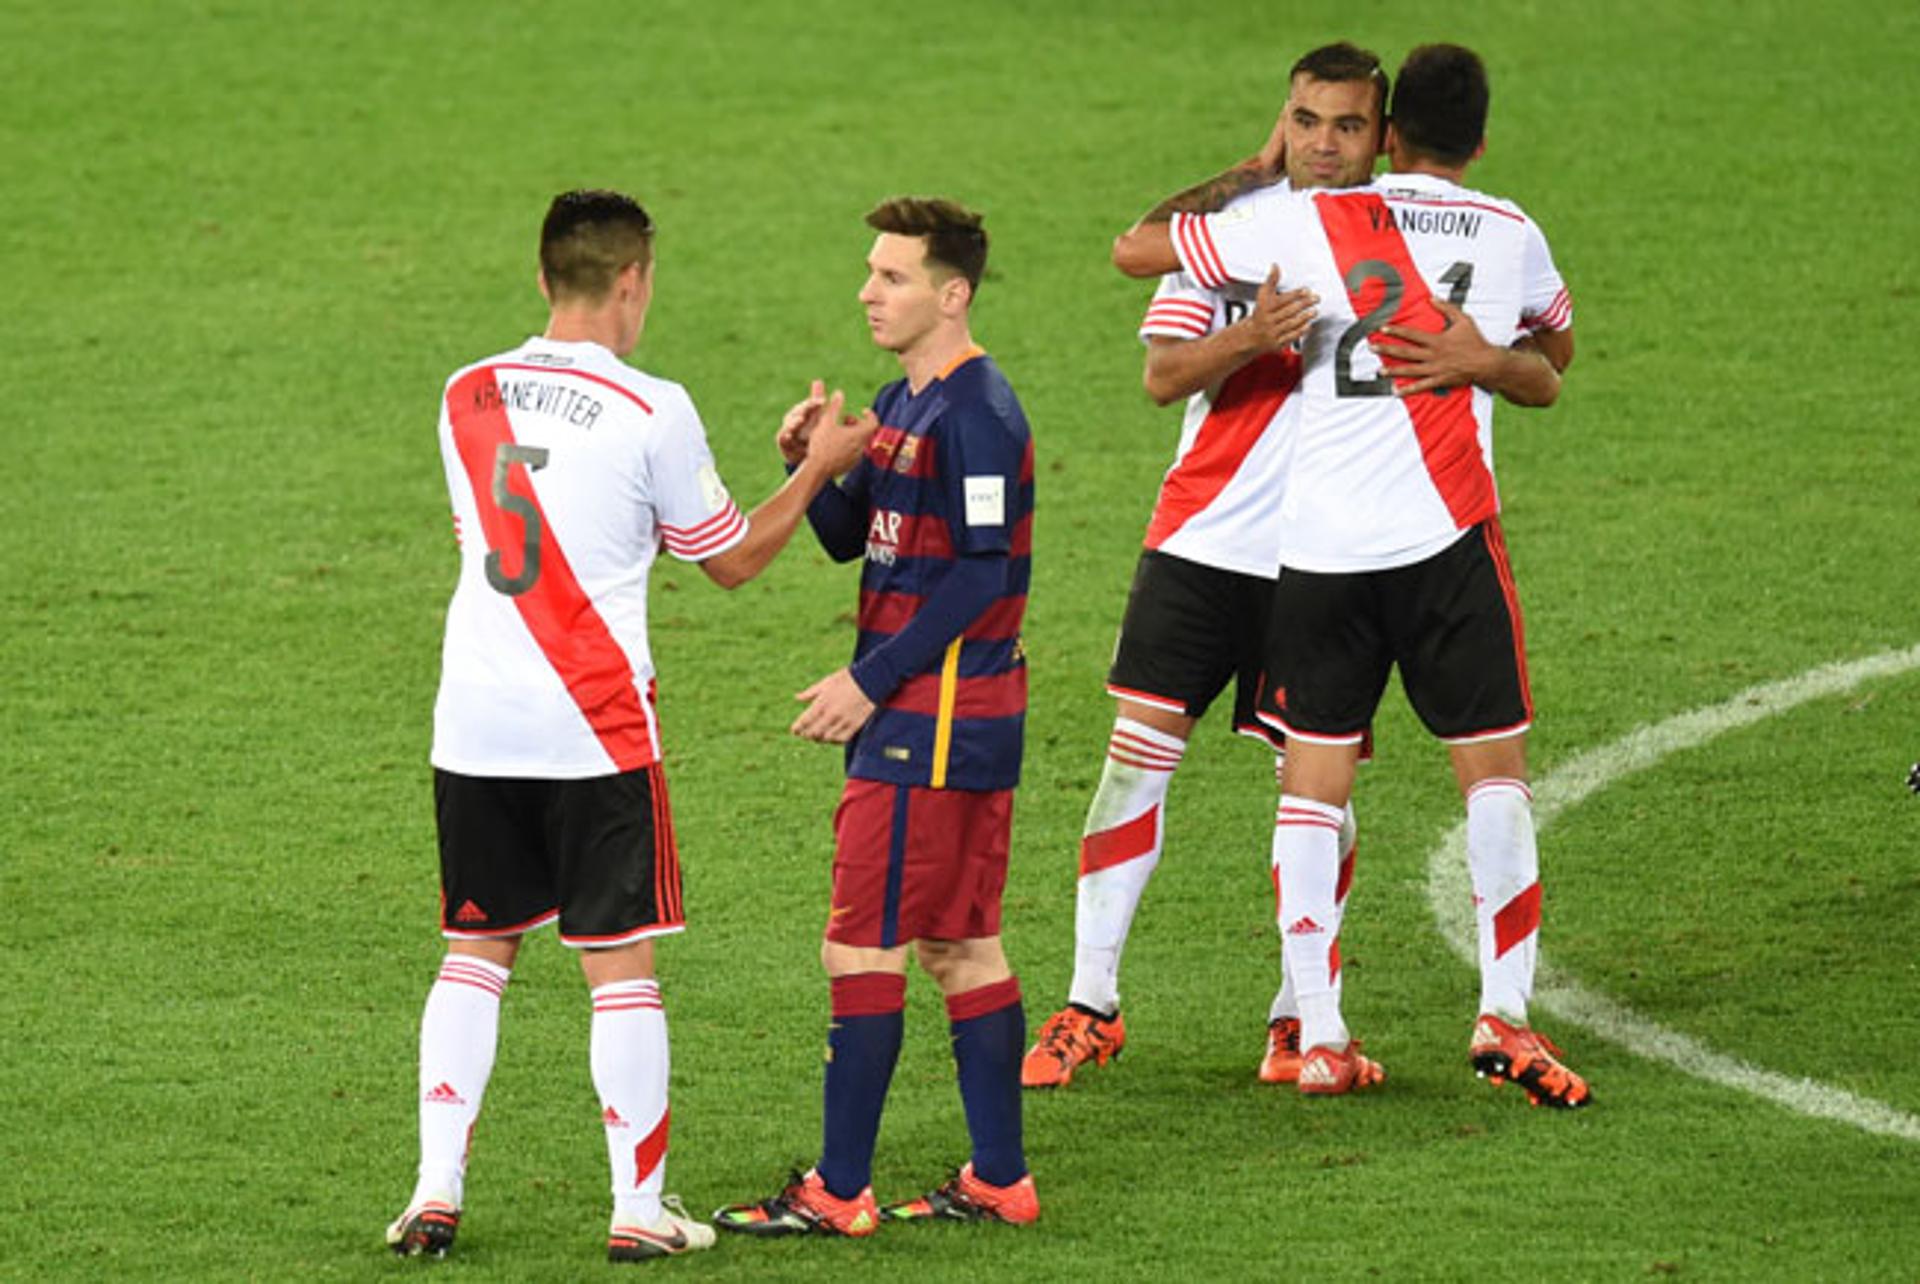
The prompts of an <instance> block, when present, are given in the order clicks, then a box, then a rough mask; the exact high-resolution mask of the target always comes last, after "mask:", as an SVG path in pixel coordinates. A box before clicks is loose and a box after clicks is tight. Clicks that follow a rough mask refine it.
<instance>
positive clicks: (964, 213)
mask: <svg viewBox="0 0 1920 1284" xmlns="http://www.w3.org/2000/svg"><path fill="white" fill-rule="evenodd" d="M867 226H868V227H870V228H872V229H874V230H875V231H876V232H891V233H893V234H894V235H895V236H919V237H924V238H926V242H927V262H928V263H930V264H933V263H937V264H939V265H940V266H941V267H943V268H945V269H946V270H947V271H948V272H950V273H957V274H959V275H960V276H964V277H966V278H967V289H968V291H969V292H970V293H978V292H979V290H980V274H981V273H982V272H984V271H986V268H987V229H986V228H984V227H982V226H981V220H980V215H978V214H976V213H974V212H973V211H972V210H970V209H968V208H967V207H966V206H964V205H961V204H960V203H958V202H957V201H949V200H945V199H942V198H940V197H925V196H895V197H892V198H891V199H889V200H884V201H881V202H880V203H879V204H878V205H876V206H874V207H873V208H872V209H871V210H868V211H867Z"/></svg>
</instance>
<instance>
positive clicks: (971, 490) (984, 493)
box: [966, 474, 1007, 526]
mask: <svg viewBox="0 0 1920 1284" xmlns="http://www.w3.org/2000/svg"><path fill="white" fill-rule="evenodd" d="M966 497H967V525H969V526H1005V525H1006V524H1007V479H1006V478H1004V477H1001V476H999V475H997V474H995V475H993V476H988V477H969V478H967V479H966Z"/></svg>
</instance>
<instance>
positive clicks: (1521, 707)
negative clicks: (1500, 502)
mask: <svg viewBox="0 0 1920 1284" xmlns="http://www.w3.org/2000/svg"><path fill="white" fill-rule="evenodd" d="M1273 620H1274V624H1273V627H1271V628H1270V629H1269V630H1268V646H1267V671H1268V673H1269V674H1270V675H1272V682H1271V683H1270V684H1269V685H1268V687H1267V688H1266V689H1265V690H1263V691H1262V692H1261V696H1260V717H1261V718H1262V720H1263V721H1265V722H1267V723H1268V724H1269V725H1271V726H1274V727H1277V728H1280V729H1282V730H1284V731H1285V732H1286V733H1288V734H1290V735H1294V736H1298V737H1300V738H1301V739H1304V740H1322V741H1327V742H1329V743H1353V742H1356V741H1358V740H1360V739H1361V736H1362V733H1363V731H1364V730H1365V728H1366V727H1367V725H1368V724H1369V723H1370V722H1371V721H1372V720H1373V714H1374V710H1375V709H1376V708H1378V707H1379V704H1380V697H1381V695H1382V694H1383V693H1384V692H1385V691H1386V687H1387V674H1388V671H1389V670H1390V669H1391V668H1392V667H1393V666H1394V665H1396V664H1397V665H1399V666H1400V683H1401V685H1402V686H1403V687H1404V688H1405V689H1406V692H1407V700H1408V702H1409V703H1411V704H1412V705H1413V709H1414V712H1415V713H1417V714H1419V715H1420V720H1421V721H1422V722H1423V723H1425V724H1426V727H1427V730H1429V731H1431V732H1432V733H1433V734H1434V735H1436V736H1438V737H1439V738H1440V739H1442V740H1445V741H1447V742H1449V743H1453V744H1463V743H1468V742H1471V741H1475V740H1494V739H1498V738H1500V737H1502V736H1510V735H1515V734H1518V733H1519V732H1522V731H1525V730H1526V729H1527V727H1528V726H1529V725H1530V724H1531V723H1532V721H1533V697H1532V695H1531V693H1530V692H1529V690H1528V686H1527V653H1526V635H1525V631H1524V629H1523V627H1522V625H1521V618H1520V598H1519V594H1518V593H1517V592H1516V590H1515V588H1514V581H1513V569H1512V567H1511V565H1510V564H1509V562H1508V559H1507V547H1506V541H1505V539H1504V537H1503V536H1502V535H1501V532H1500V524H1499V522H1498V521H1497V520H1493V521H1487V522H1483V523H1481V524H1480V525H1478V526H1476V527H1474V528H1473V529H1472V530H1470V531H1467V532H1466V533H1465V534H1463V535H1462V536H1461V537H1460V538H1459V539H1457V540H1455V541H1454V542H1453V543H1452V544H1450V545H1449V546H1448V547H1447V548H1445V549H1443V550H1442V551H1440V552H1439V553H1436V554H1435V555H1434V556H1432V557H1430V558H1427V559H1426V560H1425V561H1422V562H1415V563H1413V564H1412V565H1410V566H1397V567H1394V568H1392V569H1390V570H1384V571H1358V572H1346V573H1336V574H1321V573H1316V572H1312V571H1299V570H1294V569H1292V568H1287V569H1285V570H1283V571H1282V572H1281V573H1280V579H1279V582H1278V583H1277V584H1276V585H1275V588H1274V594H1273ZM1283 623H1284V627H1282V625H1283Z"/></svg>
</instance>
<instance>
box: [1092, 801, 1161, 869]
mask: <svg viewBox="0 0 1920 1284" xmlns="http://www.w3.org/2000/svg"><path fill="white" fill-rule="evenodd" d="M1159 836H1160V808H1159V807H1158V806H1157V805H1156V806H1152V807H1149V808H1147V809H1146V810H1145V811H1143V812H1141V813H1140V814H1139V815H1138V816H1135V817H1134V818H1133V819H1132V820H1130V821H1128V822H1127V823H1126V824H1124V825H1116V826H1115V827H1114V828H1112V829H1103V830H1101V831H1100V832H1099V833H1097V834H1088V835H1087V836H1086V837H1084V838H1082V839H1081V840H1080V876H1081V877H1082V878H1085V877H1086V876H1087V875H1088V874H1093V873H1097V872H1098V871H1100V870H1103V869H1111V868H1113V867H1114V866H1115V865H1119V864H1122V863H1124V862H1126V861H1130V860H1132V859H1134V858H1135V857H1136V856H1145V855H1146V854H1147V853H1148V852H1150V851H1152V850H1153V845H1154V842H1155V841H1156V840H1157V839H1158V838H1159Z"/></svg>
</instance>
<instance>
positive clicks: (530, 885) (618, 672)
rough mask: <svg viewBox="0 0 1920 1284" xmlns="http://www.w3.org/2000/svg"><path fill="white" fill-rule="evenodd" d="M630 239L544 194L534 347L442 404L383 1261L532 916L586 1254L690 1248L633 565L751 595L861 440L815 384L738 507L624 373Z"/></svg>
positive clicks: (439, 1194)
mask: <svg viewBox="0 0 1920 1284" xmlns="http://www.w3.org/2000/svg"><path fill="white" fill-rule="evenodd" d="M652 247H653V224H652V222H651V221H650V220H649V218H648V217H647V213H646V211H645V210H644V209H642V208H641V207H640V206H639V205H638V204H637V203H635V202H634V201H633V200H632V199H631V198H629V197H626V196H623V195H620V194H618V193H615V192H602V191H576V192H568V193H565V194H563V195H561V196H559V197H557V198H556V199H555V200H554V202H553V204H552V206H551V207H550V208H549V209H548V211H547V216H546V220H545V223H544V225H543V226H542V228H541V233H540V289H541V293H542V294H543V295H545V296H546V299H547V301H548V303H549V305H550V309H551V310H550V315H549V320H548V325H547V329H546V332H545V333H544V334H543V335H540V336H538V337H535V338H531V339H528V340H527V341H526V342H525V343H523V344H521V345H520V346H519V347H517V348H514V349H512V350H510V351H507V352H503V353H500V354H498V355H496V356H492V357H489V358H487V359H486V360H484V361H481V362H477V363H476V364H474V365H470V366H468V367H466V368H465V369H463V370H460V371H458V372H457V373H455V374H454V376H453V377H452V378H451V379H449V380H448V382H447V386H446V392H445V395H444V396H443V398H442V400H441V408H440V451H441V457H442V461H443V463H444V464H445V467H446V478H447V489H448V492H449V495H450V497H451V500H452V503H453V517H454V528H455V532H456V534H457V536H458V538H459V543H460V575H459V580H458V582H457V584H456V586H455V589H454V593H453V600H452V603H451V604H450V606H449V607H448V610H447V627H446V638H445V643H444V646H443V649H442V655H441V677H440V692H439V698H438V701H437V703H436V705H435V708H434V735H433V751H432V761H433V767H434V803H435V815H436V818H437V821H438V827H439V836H440V878H441V931H442V934H443V935H444V936H445V938H446V940H447V954H446V958H445V960H444V961H443V962H442V964H441V967H440V972H439V976H438V979H437V980H436V981H435V982H434V984H433V987H432V989H431V990H430V991H429V993H428V995H427V1002H426V1010H425V1013H424V1015H423V1016H422V1018H421V1023H420V1076H419V1084H420V1097H419V1120H420V1166H419V1176H418V1180H417V1183H416V1185H415V1187H414V1192H413V1195H412V1197H411V1198H410V1199H409V1200H408V1201H407V1207H406V1210H405V1211H404V1212H402V1213H401V1214H400V1216H399V1217H398V1218H396V1219H395V1221H394V1222H393V1224H392V1225H391V1226H390V1227H389V1228H388V1230H387V1243H388V1245H389V1246H390V1247H391V1248H392V1249H393V1250H394V1251H395V1252H396V1253H400V1254H402V1255H405V1256H413V1255H417V1254H423V1253H424V1254H432V1255H436V1256H437V1255H441V1254H444V1253H445V1252H446V1251H447V1249H448V1248H449V1247H450V1246H451V1245H452V1243H453V1240H454V1235H455V1233H456V1231H457V1230H458V1228H459V1224H460V1215H461V1199H462V1187H463V1183H464V1180H465V1174H466V1163H467V1146H468V1141H469V1139H470V1137H471V1135H472V1131H473V1126H474V1122H475V1120H476V1119H477V1118H478V1116H479V1112H480V1102H481V1098H482V1096H483V1094H484V1093H485V1092H486V1087H487V1079H488V1077H489V1075H490V1073H491V1071H492V1069H493V1059H494V1049H495V1045H496V1042H497V1036H498V1032H499V1022H500V1000H501V995H502V993H503V992H504V991H505V989H506V985H507V980H508V977H509V975H510V974H511V969H512V967H513V962H514V958H515V956H516V955H517V954H518V952H519V948H520V941H521V938H522V937H523V936H524V935H525V934H526V933H527V932H529V931H532V930H533V929H535V928H538V927H542V926H544V925H546V924H548V923H554V922H557V923H558V924H559V933H560V939H561V941H562V942H563V943H565V944H566V945H568V946H570V947H572V948H574V949H576V950H577V951H579V958H580V966H581V970H582V972H584V973H585V975H586V980H587V985H588V987H589V989H590V991H591V999H592V1007H593V1016H592V1027H591V1071H592V1077H593V1083H594V1088H595V1090H596V1091H597V1092H598V1093H599V1096H600V1106H601V1120H602V1123H603V1125H604V1126H605V1130H606V1142H607V1155H608V1158H609V1161H610V1164H611V1167H612V1176H613V1219H612V1228H611V1231H610V1233H609V1236H608V1245H607V1252H608V1256H609V1257H610V1258H612V1259H613V1260H614V1261H640V1260H646V1259H649V1258H654V1257H664V1256H671V1255H674V1254H678V1253H684V1252H687V1251H690V1250H693V1249H701V1248H706V1247H709V1246H711V1245H712V1243H713V1241H714V1234H713V1231H712V1230H711V1229H710V1228H709V1227H707V1226H706V1225H704V1224H702V1223H700V1222H697V1221H693V1220H690V1219H688V1218H687V1217H686V1216H685V1214H684V1209H681V1208H679V1207H678V1204H677V1201H672V1200H671V1199H670V1198H669V1200H668V1202H667V1203H663V1201H662V1196H661V1190H662V1188H663V1183H664V1177H665V1161H666V1153H667V1136H668V1121H669V1117H670V1116H669V1112H668V1109H667V1068H668V1056H667V1025H666V1014H665V1011H664V1009H663V1007H662V1005H661V997H660V988H659V985H658V983H657V982H656V981H655V980H654V966H653V942H654V939H655V938H656V937H659V936H663V935H666V934H668V933H673V932H678V931H680V930H682V928H683V927H684V926H685V917H684V914H683V912H682V907H681V889H680V863H679V853H678V851H677V849H676V846H675V843H674V835H673V819H672V813H671V811H670V809H669V806H668V801H667V789H666V780H665V777H664V776H663V775H662V773H661V766H660V759H661V740H660V728H659V724H658V721H657V719H656V717H655V714H654V671H653V662H652V658H651V656H650V654H649V651H648V647H647V575H648V570H649V568H650V567H651V566H652V563H653V560H654V557H655V556H656V554H657V552H658V550H659V548H660V547H661V546H662V545H664V546H665V548H666V550H667V551H668V552H669V553H672V554H673V555H674V556H675V557H678V558H680V559H682V560H684V561H690V562H694V563H696V564H698V565H699V566H700V568H701V569H702V570H703V571H705V572H706V573H707V575H708V576H709V577H710V578H712V579H713V580H714V581H715V582H716V583H718V584H720V585H721V586H722V587H724V588H732V587H735V586H736V585H739V584H743V583H745V582H746V581H747V580H750V579H752V578H753V577H754V576H755V575H757V574H758V573H759V572H760V571H761V569H762V568H764V567H765V566H766V565H767V564H768V563H769V562H770V561H771V560H772V559H773V557H774V555H775V554H776V553H778V552H779V551H780V549H781V548H782V547H783V546H784V545H785V544H786V542H787V540H788V538H789V537H790V536H791V535H792V534H793V532H794V530H795V529H796V528H797V526H798V524H799V522H800V520H801V518H802V517H803V516H804V515H805V513H806V508H807V504H808V503H809V502H810V501H811V500H812V499H813V497H814V496H815V495H817V494H818V493H819V492H820V490H821V488H822V487H823V486H824V485H825V484H826V483H827V482H828V481H830V480H831V479H832V477H833V476H834V475H835V474H837V473H839V472H843V471H845V470H846V469H847V468H850V467H851V466H852V465H853V464H854V462H855V461H856V460H857V459H858V458H859V457H860V453H861V451H862V449H863V448H864V446H865V443H866V440H867V438H868V437H869V436H870V435H871V431H872V424H871V423H870V422H867V421H862V422H859V423H854V422H852V421H843V419H842V416H841V414H840V410H841V406H842V404H843V402H844V398H842V397H841V396H840V394H838V393H836V394H835V395H834V397H833V398H832V399H831V400H830V401H829V402H828V405H827V413H826V414H825V415H823V416H822V424H823V425H825V426H824V427H823V428H822V429H821V430H819V431H816V432H815V433H814V434H813V436H812V438H811V440H810V442H809V444H808V448H807V454H806V457H805V459H804V460H803V461H802V462H801V464H800V466H799V467H798V468H797V469H796V470H795V471H794V473H793V475H792V476H791V477H789V478H788V479H787V481H786V483H785V484H784V485H783V486H782V487H781V488H780V489H779V490H778V491H777V492H775V493H774V494H773V495H772V496H771V497H770V498H768V499H767V500H766V502H764V503H762V504H761V505H760V506H759V507H757V508H755V509H754V510H753V512H752V514H751V515H750V516H748V515H743V514H742V513H741V512H740V510H739V508H738V507H737V506H736V505H735V504H734V501H733V499H732V498H731V497H730V496H729V494H728V491H727V488H726V486H725V484H724V483H723V482H722V481H721V480H720V475H719V473H718V471H716V469H715V468H714V464H713V455H712V453H711V452H710V451H709V450H708V448H707V441H706V433H705V430H704V429H703V427H702V426H701V423H700V417H699V415H698V414H697V413H696V412H695V411H694V408H693V402H692V401H691V400H689V398H688V396H687V393H686V391H685V389H683V388H681V387H680V386H679V385H678V384H675V383H669V382H668V381H666V380H664V379H659V378H655V377H654V376H652V375H648V374H644V373H642V372H641V371H639V370H636V369H634V368H633V367H632V366H629V365H627V364H626V363H625V362H624V361H623V360H621V358H623V357H625V356H626V355H627V354H628V353H629V352H631V351H632V350H633V348H634V346H635V345H636V344H637V343H638V342H639V338H640V331H641V327H642V326H643V324H644V323H645V321H646V316H647V308H648V305H649V304H650V303H651V301H652V298H653V248H652Z"/></svg>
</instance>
